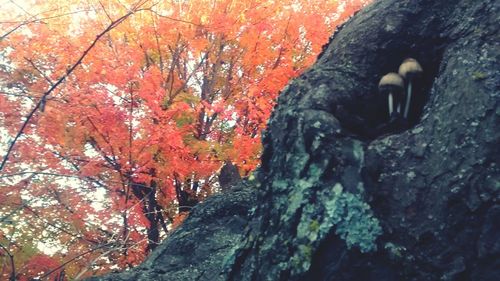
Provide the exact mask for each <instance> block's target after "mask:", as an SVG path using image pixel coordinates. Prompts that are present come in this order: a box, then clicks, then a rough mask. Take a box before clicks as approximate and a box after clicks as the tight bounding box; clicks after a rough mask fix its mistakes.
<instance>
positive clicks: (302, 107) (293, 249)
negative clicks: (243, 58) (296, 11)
mask: <svg viewBox="0 0 500 281" xmlns="http://www.w3.org/2000/svg"><path fill="white" fill-rule="evenodd" d="M499 5H500V4H499V3H498V1H495V0H484V1H470V0H448V1H436V0H420V1H418V0H383V1H376V2H375V3H373V4H372V5H370V6H369V7H367V8H365V9H364V10H362V11H361V12H359V13H358V14H357V15H355V16H354V17H353V18H352V19H351V20H349V21H348V22H347V23H346V24H345V25H344V26H342V27H341V28H340V30H339V31H338V32H337V33H336V34H335V35H334V36H333V37H332V40H331V42H330V43H329V45H328V46H327V47H326V48H325V49H324V51H323V53H322V54H321V55H320V57H319V59H318V61H317V63H316V64H315V65H314V66H313V67H312V68H311V69H310V70H309V71H307V72H306V73H304V74H303V75H302V76H301V77H299V78H298V79H296V80H294V81H293V82H292V83H290V84H289V86H287V87H286V88H285V89H284V90H283V92H282V94H281V95H280V97H279V99H278V106H277V107H276V109H275V111H274V113H273V115H272V117H271V120H270V122H269V127H268V130H267V133H266V134H265V137H264V140H263V142H264V154H263V156H262V166H261V168H260V170H259V172H258V180H257V182H256V183H254V185H256V186H257V188H258V192H257V199H256V200H250V198H253V195H254V194H253V191H252V189H251V188H250V189H247V190H239V191H234V192H228V193H225V194H223V195H220V196H216V197H214V198H210V199H208V200H207V201H206V202H205V203H203V204H200V205H199V206H197V207H195V208H194V210H193V213H192V214H191V215H190V217H189V218H188V219H187V220H186V222H185V224H184V225H183V226H182V227H181V228H180V229H178V230H177V231H176V232H175V234H174V235H172V236H171V237H170V238H169V239H167V241H166V242H165V243H164V244H163V245H161V246H159V247H158V249H157V250H156V251H155V252H154V253H153V255H152V256H151V257H150V258H149V259H148V260H147V261H146V262H145V263H144V264H143V265H141V266H140V267H139V268H138V269H135V270H132V271H131V272H126V273H122V274H119V275H112V276H108V277H103V278H102V279H100V280H238V281H239V280H258V281H261V280H262V281H265V280H270V281H271V280H272V281H275V280H320V281H321V280H377V281H378V280H497V278H498V276H500V240H499V239H498V237H499V235H498V234H499V233H500V225H499V224H498V222H499V221H500V206H499V190H500V173H499V164H500V163H499V160H500V153H499V152H500V146H499V137H500V128H499V127H500V126H499V124H500V122H499V121H500V120H499V119H500V108H499V107H498V100H499V99H498V97H499V93H500V91H499V88H500V87H499V84H500V76H499V70H498V61H499V53H500V48H499V46H498V42H500V40H499V39H500V38H499V35H498V30H500V28H499V22H498V18H499V14H500V13H499ZM407 57H413V58H415V59H417V60H418V61H419V62H420V64H421V65H422V68H423V70H424V72H423V75H422V77H421V79H420V80H418V81H416V82H415V85H413V88H414V93H415V95H414V97H412V104H411V109H410V117H409V119H408V120H401V119H399V120H396V121H394V120H389V117H388V114H387V104H386V103H387V100H386V99H385V97H383V96H382V95H380V94H379V93H378V90H377V84H378V81H379V79H380V77H382V76H383V75H385V74H386V73H388V72H397V70H398V67H399V64H400V63H401V62H402V61H403V60H404V59H405V58H407ZM257 202H258V203H257ZM251 206H255V207H254V208H255V209H252V211H251V212H250V213H249V214H248V215H247V214H246V212H245V211H246V209H247V208H250V207H251ZM245 225H246V228H245V227H244V226H245ZM207 233H210V235H207ZM183 237H184V238H183ZM186 237H188V238H189V241H188V240H186ZM235 241H238V242H235ZM186 247H189V249H192V250H193V251H196V252H197V257H196V258H194V259H191V258H190V256H189V257H188V256H187V253H190V251H186V250H185V249H186ZM181 250H182V251H181Z"/></svg>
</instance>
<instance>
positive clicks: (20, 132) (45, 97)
mask: <svg viewBox="0 0 500 281" xmlns="http://www.w3.org/2000/svg"><path fill="white" fill-rule="evenodd" d="M144 4H145V2H142V1H139V2H137V4H136V5H134V7H133V8H132V10H130V11H129V12H128V13H126V14H125V15H123V16H121V17H120V18H118V19H116V20H115V21H113V22H111V23H110V24H109V25H108V27H107V28H106V29H104V30H103V31H102V32H101V33H99V34H98V35H97V36H96V38H95V39H94V41H92V43H91V44H90V46H89V47H87V49H86V50H85V51H84V52H83V53H82V55H81V56H80V58H79V59H78V60H77V61H76V62H75V63H74V64H73V65H72V66H71V67H70V68H69V69H68V70H67V71H66V73H65V74H64V75H63V76H62V77H61V78H59V80H57V82H56V83H54V84H53V85H52V86H51V87H50V88H49V90H47V91H46V92H45V93H44V94H43V95H42V98H41V99H40V100H39V101H38V102H37V103H36V105H35V107H34V108H33V109H32V110H31V112H30V113H29V114H28V115H27V116H26V120H25V121H24V123H23V125H22V126H21V128H20V129H19V131H18V133H17V134H16V136H15V137H14V139H13V140H12V142H11V143H10V145H9V147H8V149H7V153H6V154H5V156H4V157H3V160H2V163H1V164H0V171H2V170H3V168H4V167H5V164H6V163H7V160H8V159H9V155H10V154H11V152H12V150H13V149H14V145H15V144H16V142H17V140H18V139H19V138H20V137H21V135H22V134H23V133H24V130H25V129H26V127H27V126H28V124H29V122H30V121H31V119H32V118H33V116H34V114H35V113H36V111H37V110H38V109H39V108H40V106H42V103H44V102H45V100H46V99H47V97H48V96H49V95H50V94H51V93H52V92H53V91H54V90H55V89H56V88H57V87H58V86H59V85H60V84H61V83H62V82H63V81H64V80H66V78H67V77H68V76H69V75H70V74H71V73H73V71H74V70H75V69H76V67H78V66H79V65H80V64H81V63H82V61H83V59H84V58H85V57H86V56H87V54H88V53H89V52H90V51H91V50H92V49H93V48H94V46H95V45H96V44H97V42H98V41H99V40H100V39H101V37H103V36H104V35H105V34H107V33H108V32H110V31H111V30H112V29H113V28H115V27H116V26H118V25H119V24H120V23H122V22H123V21H124V20H125V19H127V18H128V17H129V16H131V15H132V14H134V13H135V12H137V11H139V8H140V7H141V6H142V5H144Z"/></svg>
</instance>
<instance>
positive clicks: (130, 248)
mask: <svg viewBox="0 0 500 281" xmlns="http://www.w3.org/2000/svg"><path fill="white" fill-rule="evenodd" d="M311 1H312V2H311ZM311 1H295V0H293V1H292V0H285V1H267V0H264V1H257V2H256V1H230V0H227V1H226V0H223V1H207V0H191V1H180V2H178V3H177V2H176V3H175V5H171V4H170V2H165V3H163V2H162V3H161V4H159V5H163V6H162V7H161V8H158V9H156V8H155V7H153V8H152V9H153V11H147V12H141V13H138V14H136V15H134V16H132V17H131V18H129V19H128V21H125V22H123V23H122V24H121V25H118V26H116V27H115V28H114V29H113V30H112V31H111V32H110V33H107V34H106V35H105V36H103V37H102V38H101V39H100V40H99V41H98V42H97V44H96V45H95V46H94V49H92V51H91V52H90V53H88V55H87V57H86V58H85V60H84V61H83V62H82V64H81V65H80V67H79V68H77V69H76V71H75V72H74V73H73V74H72V75H71V76H69V77H67V79H66V80H65V82H64V83H63V84H61V85H60V86H59V87H58V88H57V90H56V91H55V92H53V93H52V94H51V95H50V97H49V99H48V100H47V105H46V108H45V110H44V111H43V112H36V114H35V117H34V119H33V120H32V123H30V125H29V127H28V130H27V132H26V134H24V136H23V138H21V139H20V140H19V144H18V145H17V146H16V151H15V153H14V154H13V155H12V157H11V162H10V163H11V164H10V166H8V167H7V169H5V170H4V171H8V172H11V173H15V172H18V171H26V170H31V171H45V172H46V173H47V175H44V176H41V175H37V176H32V177H27V176H25V177H24V178H23V177H21V178H14V179H13V180H12V181H7V180H4V179H2V178H0V180H4V181H5V183H4V182H2V183H1V185H6V186H8V185H9V184H12V185H13V187H12V188H10V189H9V190H10V193H9V194H6V195H0V203H2V204H3V205H5V206H6V209H5V210H11V211H12V210H15V209H16V208H18V207H19V205H22V204H21V203H23V202H24V201H26V202H29V200H34V201H36V202H37V203H36V204H32V205H34V208H33V210H34V211H36V212H38V213H37V214H38V215H39V216H40V217H42V218H45V219H46V220H41V219H40V218H37V220H32V218H31V217H29V216H27V215H26V214H20V215H19V216H20V217H21V218H22V219H23V221H29V222H30V223H32V224H34V225H36V232H31V228H30V226H28V225H21V230H20V231H24V232H25V233H27V235H28V236H30V237H29V238H30V239H31V240H34V241H35V240H36V241H44V240H47V237H46V236H43V235H42V234H41V233H45V234H44V235H47V234H46V233H49V232H50V233H51V235H50V239H53V240H56V241H60V242H61V243H60V245H61V247H62V248H65V250H68V251H70V252H72V254H75V255H77V254H78V251H84V249H88V247H89V243H101V242H102V241H104V242H110V241H111V242H120V243H123V244H122V246H123V247H126V248H127V250H126V251H123V249H121V250H120V251H114V250H109V251H108V254H107V259H109V260H112V261H115V262H116V265H117V266H118V267H122V268H123V267H126V266H127V265H128V264H137V263H139V262H140V261H141V260H142V259H143V258H144V256H145V254H146V253H145V251H146V245H147V241H148V239H151V237H148V236H147V233H148V231H147V230H148V229H150V230H151V229H153V228H155V227H156V228H157V229H162V228H163V227H164V225H161V222H160V220H159V219H158V218H159V217H158V214H159V213H161V214H162V216H163V218H164V223H166V224H168V223H169V222H170V221H172V225H170V226H169V227H176V226H177V225H179V224H180V223H181V222H182V220H183V219H184V218H185V217H186V214H184V213H181V214H179V213H178V212H177V209H176V207H177V206H176V205H175V204H178V203H179V202H177V200H179V188H180V189H181V190H182V191H185V192H186V193H188V194H190V195H191V196H192V197H198V198H203V196H206V195H207V194H210V193H211V192H213V187H214V178H215V177H214V175H215V174H216V172H217V171H218V169H219V168H220V166H221V165H222V163H223V162H224V161H226V160H230V161H232V162H233V163H235V164H236V165H237V166H238V168H239V170H240V172H241V173H242V174H243V175H248V174H249V173H251V171H253V170H254V169H255V168H256V167H257V165H258V163H259V157H260V152H261V144H260V135H261V132H262V130H263V129H264V128H265V125H266V122H267V119H268V118H269V116H270V114H271V111H272V108H273V107H274V104H275V100H276V97H277V96H278V93H279V91H280V90H281V89H282V88H283V87H284V86H285V85H286V83H288V81H289V80H290V79H291V78H293V77H296V76H297V75H299V74H300V73H301V72H302V71H303V70H304V69H305V68H306V67H308V66H309V65H310V64H311V63H312V62H313V60H314V59H315V57H316V55H317V53H318V52H319V50H320V48H321V45H322V44H324V43H326V40H327V38H328V36H329V35H330V34H331V32H332V31H333V29H334V28H335V25H336V24H338V23H340V22H341V21H343V20H345V18H346V17H347V16H349V15H351V14H352V12H353V11H354V9H353V8H352V7H358V5H359V4H360V3H363V2H364V0H350V1H348V2H347V4H346V5H342V8H341V9H339V7H338V6H337V2H336V1H322V0H311ZM131 2H135V1H127V0H122V1H105V3H104V4H105V8H106V9H107V10H106V11H104V10H103V9H102V8H103V6H101V2H95V1H90V2H89V3H85V4H82V2H81V1H66V2H65V5H64V7H60V5H59V4H58V2H57V1H40V2H39V3H38V6H37V5H35V6H33V9H39V10H43V11H51V12H47V13H44V14H43V15H44V16H47V17H50V16H56V15H59V14H62V13H65V12H71V11H73V10H71V9H75V8H82V7H83V6H82V5H88V6H89V7H90V8H91V9H92V11H93V12H91V13H77V15H78V16H76V17H74V18H72V17H53V18H49V19H46V20H44V21H43V24H42V23H41V22H37V23H36V24H35V23H33V24H28V25H26V29H24V31H23V32H20V33H13V34H12V35H10V36H9V37H7V38H6V39H4V40H3V41H0V44H1V47H2V48H10V49H11V51H10V53H9V52H8V53H6V54H5V56H7V59H8V60H10V61H11V62H12V68H13V69H12V71H4V72H3V73H0V81H4V80H9V81H7V82H8V83H10V84H9V85H17V88H18V89H17V90H18V92H17V94H19V91H21V92H22V94H23V95H25V96H24V97H19V96H16V97H14V96H6V95H5V94H4V93H3V92H0V112H1V114H0V121H1V122H0V126H2V129H5V130H7V131H8V132H9V133H10V134H15V133H16V132H17V131H16V130H18V128H19V125H20V123H21V121H22V117H21V116H24V115H25V113H26V112H28V110H29V108H30V106H31V105H32V103H33V102H37V101H38V100H39V99H40V98H41V93H43V92H45V91H46V90H47V88H48V87H50V84H51V83H53V82H54V81H56V80H57V79H58V78H60V77H61V76H62V75H64V74H65V73H66V71H67V70H68V67H69V66H70V64H71V63H72V62H74V61H75V58H78V57H79V56H81V54H82V51H83V49H84V48H85V46H88V44H89V43H90V42H92V41H93V40H95V34H96V30H102V29H103V27H105V26H107V25H108V24H109V22H110V21H111V20H112V19H116V18H119V17H120V16H122V15H123V14H125V13H127V12H128V9H127V6H129V4H130V3H131ZM66 4H67V5H66ZM89 7H87V8H89ZM199 7H207V8H206V9H200V8H199ZM33 14H36V13H33ZM27 59H28V60H27ZM0 62H1V61H0ZM48 80H51V81H48ZM2 83H3V82H2ZM4 86H5V85H3V84H0V91H4V90H3V88H2V87H4ZM1 133H2V131H0V134H1ZM22 179H23V180H22ZM77 179H78V180H77ZM67 186H71V188H69V187H67ZM62 187H65V188H62ZM66 187H67V188H66ZM97 188H99V189H105V191H106V192H104V193H102V192H101V193H99V192H97V191H96V190H97ZM103 194H105V195H106V196H107V197H106V198H100V197H102V196H103ZM150 194H151V195H152V196H149V195H150ZM35 199H36V200H35ZM23 200H24V201H23ZM23 204H24V203H23ZM26 204H28V205H29V203H26ZM37 204H38V205H37ZM41 206H43V207H41ZM151 206H154V207H157V209H154V208H152V209H148V208H149V207H151ZM32 207H33V206H32ZM2 212H4V211H3V210H0V215H1V214H2ZM33 214H34V213H32V215H33ZM54 225H56V226H58V227H59V228H55V226H54ZM54 228H55V229H56V230H54ZM61 229H64V231H63V230H61ZM48 230H50V231H48ZM2 231H3V230H0V237H3V236H4V235H3V234H2ZM65 231H66V232H65ZM73 232H74V233H73ZM164 235H165V234H164V233H163V234H162V237H163V236H164ZM82 237H83V238H85V239H83V238H82ZM34 248H36V247H33V250H32V251H33V252H36V251H38V249H34ZM99 255H100V253H95V254H94V253H93V254H90V255H89V256H84V257H82V263H81V264H78V263H74V264H76V265H74V267H75V268H72V269H71V274H72V275H73V276H72V277H74V276H76V275H77V274H78V272H80V269H82V268H84V267H85V266H86V264H85V262H88V263H90V262H91V261H95V260H93V258H94V259H97V258H98V257H99ZM31 256H33V259H34V262H33V265H34V263H37V264H40V265H44V266H45V267H47V268H49V267H51V266H52V267H55V266H56V265H57V263H56V262H53V261H54V260H52V259H51V258H48V257H46V256H43V255H42V256H37V255H33V254H32V255H31ZM25 260H27V259H25ZM60 260H62V259H59V261H60ZM96 262H97V261H96ZM100 262H101V263H100V265H101V268H102V269H109V267H110V266H109V264H106V263H105V262H102V260H101V261H100ZM29 264H31V261H30V263H29ZM71 266H73V265H68V268H71ZM45 267H44V268H45ZM35 269H36V270H38V272H41V271H45V270H46V269H42V268H41V267H40V268H37V267H35ZM2 277H4V276H2Z"/></svg>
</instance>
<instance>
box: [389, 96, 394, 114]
mask: <svg viewBox="0 0 500 281" xmlns="http://www.w3.org/2000/svg"><path fill="white" fill-rule="evenodd" d="M388 100H389V117H390V116H391V115H392V110H393V108H392V105H393V100H392V93H389V99H388Z"/></svg>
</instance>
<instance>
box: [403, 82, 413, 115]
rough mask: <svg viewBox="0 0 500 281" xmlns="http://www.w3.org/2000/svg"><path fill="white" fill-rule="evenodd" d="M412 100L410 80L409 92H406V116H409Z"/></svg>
mask: <svg viewBox="0 0 500 281" xmlns="http://www.w3.org/2000/svg"><path fill="white" fill-rule="evenodd" d="M410 100H411V80H409V82H408V92H407V93H406V105H405V113H404V117H405V118H408V112H409V111H410Z"/></svg>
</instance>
